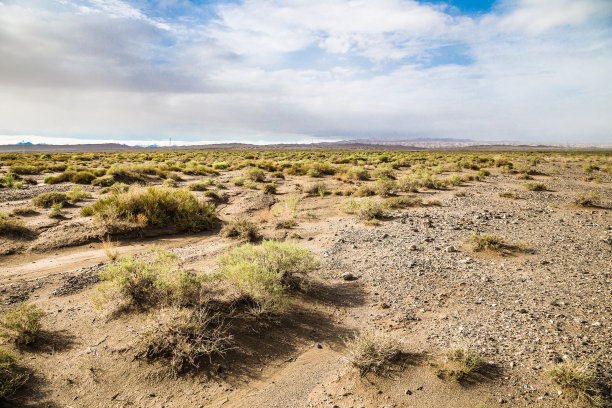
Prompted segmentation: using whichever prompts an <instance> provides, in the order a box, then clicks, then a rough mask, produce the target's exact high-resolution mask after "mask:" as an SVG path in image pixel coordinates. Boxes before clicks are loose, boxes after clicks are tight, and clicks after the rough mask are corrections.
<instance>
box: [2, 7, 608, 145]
mask: <svg viewBox="0 0 612 408" xmlns="http://www.w3.org/2000/svg"><path fill="white" fill-rule="evenodd" d="M164 4H165V7H172V6H173V5H174V4H177V3H175V0H168V1H166V2H165V3H164ZM189 7H194V6H189ZM611 8H612V7H611V6H610V3H609V2H608V1H606V0H583V1H572V0H532V1H520V2H518V3H517V2H509V1H507V2H503V3H501V4H499V5H498V6H497V7H495V8H494V10H493V12H491V13H489V14H486V15H484V16H477V17H469V16H457V15H450V14H448V13H447V12H446V11H447V9H446V8H445V7H444V6H431V5H428V4H421V3H418V2H416V1H411V0H380V1H377V2H371V1H364V0H338V1H333V2H330V1H325V0H310V1H305V0H291V1H280V0H278V1H263V0H246V1H244V2H243V3H240V4H229V5H222V6H218V7H217V9H216V10H215V11H216V15H217V17H216V18H213V19H198V18H196V17H195V15H192V16H189V18H174V17H172V16H167V17H164V18H159V17H153V16H150V15H148V14H147V10H145V9H142V8H138V7H137V6H136V5H134V4H130V3H128V2H127V1H118V0H113V1H102V0H79V1H64V2H58V3H51V2H45V1H35V0H30V1H2V0H0V133H5V134H10V133H23V132H29V133H38V134H45V133H46V134H55V135H57V134H61V133H62V132H63V133H66V134H69V135H76V134H117V135H120V134H142V135H145V134H160V135H169V134H176V135H177V136H176V138H177V139H180V138H183V139H185V140H188V139H189V138H191V139H192V140H202V139H203V138H204V139H205V138H206V135H218V136H219V135H221V136H223V137H225V136H227V137H228V138H231V135H232V134H241V135H246V136H245V137H249V138H251V140H260V138H261V137H262V135H263V136H265V137H267V138H272V137H274V135H276V136H277V138H279V137H284V138H287V139H292V140H296V139H300V140H301V139H307V138H308V135H315V136H316V135H321V136H323V135H326V136H329V135H343V136H347V137H350V135H366V134H367V135H371V136H376V135H381V134H383V135H384V134H394V135H398V134H399V135H401V134H404V135H410V136H419V135H426V136H439V137H461V138H465V137H471V138H475V139H486V140H500V139H522V140H529V141H534V140H541V141H568V140H569V141H572V140H591V141H606V140H609V138H610V137H611V134H610V133H611V130H612V119H611V118H610V117H609V116H610V115H608V112H610V111H612V98H611V96H612V77H611V74H610V72H612V29H610V26H609V24H607V22H608V21H609V18H610V17H611V16H612V12H611ZM203 14H204V13H203ZM445 47H450V49H451V50H456V52H458V53H464V54H465V55H463V56H462V58H463V59H464V60H465V62H461V63H453V61H454V59H453V58H454V57H453V56H449V57H447V58H448V61H446V62H445V63H439V62H436V57H437V56H438V55H439V54H440V53H444V52H448V51H444V49H445ZM440 50H442V51H440ZM460 60H461V59H458V60H457V61H460ZM304 135H306V136H304ZM221 136H219V137H221Z"/></svg>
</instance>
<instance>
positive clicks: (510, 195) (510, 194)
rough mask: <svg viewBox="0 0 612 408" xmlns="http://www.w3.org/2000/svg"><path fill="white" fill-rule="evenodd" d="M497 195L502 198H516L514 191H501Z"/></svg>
mask: <svg viewBox="0 0 612 408" xmlns="http://www.w3.org/2000/svg"><path fill="white" fill-rule="evenodd" d="M498 195H499V196H500V197H502V198H512V199H515V198H516V193H515V192H514V191H502V192H500V193H499V194H498Z"/></svg>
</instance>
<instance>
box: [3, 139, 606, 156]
mask: <svg viewBox="0 0 612 408" xmlns="http://www.w3.org/2000/svg"><path fill="white" fill-rule="evenodd" d="M602 148H603V149H612V143H606V144H604V143H600V144H595V143H592V144H586V143H585V144H578V143H573V144H561V143H559V144H524V143H513V142H483V141H476V140H470V139H453V138H410V139H407V138H368V139H355V140H342V141H337V142H318V143H310V144H299V143H272V144H267V145H254V144H249V143H215V144H206V145H190V146H159V145H157V144H153V145H148V146H129V145H125V144H119V143H98V144H72V145H52V144H44V143H41V144H33V143H32V142H27V141H23V142H20V143H17V144H11V145H0V152H5V153H6V152H101V151H118V150H141V149H164V150H165V149H173V150H198V149H205V150H212V149H232V150H257V149H280V150H312V149H315V150H330V149H333V150H404V151H408V150H430V149H433V150H445V149H447V150H457V149H471V150H487V149H488V150H503V149H521V150H526V149H555V150H557V149H602Z"/></svg>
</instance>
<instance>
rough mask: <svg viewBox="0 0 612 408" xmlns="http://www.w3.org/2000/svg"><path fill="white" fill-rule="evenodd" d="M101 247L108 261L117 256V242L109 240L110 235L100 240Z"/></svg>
mask: <svg viewBox="0 0 612 408" xmlns="http://www.w3.org/2000/svg"><path fill="white" fill-rule="evenodd" d="M102 249H103V250H104V253H105V254H106V257H107V258H108V259H109V260H110V261H114V260H116V259H117V258H119V251H118V250H117V244H116V243H114V242H113V241H111V239H110V236H106V238H104V239H103V240H102Z"/></svg>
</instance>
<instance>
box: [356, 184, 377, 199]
mask: <svg viewBox="0 0 612 408" xmlns="http://www.w3.org/2000/svg"><path fill="white" fill-rule="evenodd" d="M353 195H354V196H355V197H371V196H375V195H376V190H374V188H372V187H371V186H369V185H367V184H364V185H362V186H359V187H358V188H357V190H355V191H354V192H353Z"/></svg>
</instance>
